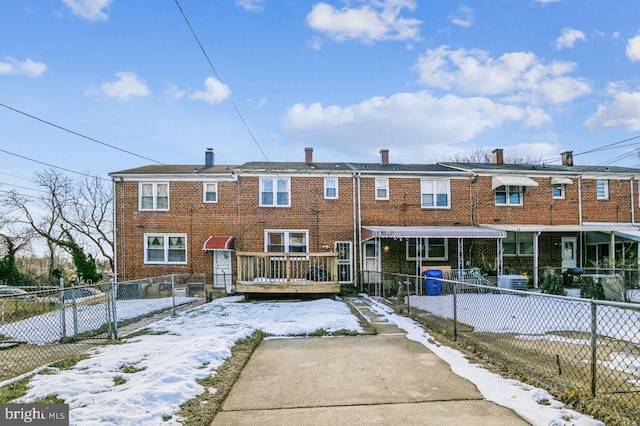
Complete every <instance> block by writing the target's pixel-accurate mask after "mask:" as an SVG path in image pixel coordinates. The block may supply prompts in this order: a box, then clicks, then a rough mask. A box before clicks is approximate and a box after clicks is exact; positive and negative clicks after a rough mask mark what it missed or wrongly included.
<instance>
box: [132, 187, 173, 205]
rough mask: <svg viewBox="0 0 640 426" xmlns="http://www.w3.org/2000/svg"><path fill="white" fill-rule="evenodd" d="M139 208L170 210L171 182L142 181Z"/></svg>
mask: <svg viewBox="0 0 640 426" xmlns="http://www.w3.org/2000/svg"><path fill="white" fill-rule="evenodd" d="M139 194H140V200H139V204H138V209H139V210H169V184H168V183H166V182H140V187H139Z"/></svg>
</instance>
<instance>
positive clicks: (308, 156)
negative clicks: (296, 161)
mask: <svg viewBox="0 0 640 426" xmlns="http://www.w3.org/2000/svg"><path fill="white" fill-rule="evenodd" d="M304 163H305V164H313V148H305V149H304Z"/></svg>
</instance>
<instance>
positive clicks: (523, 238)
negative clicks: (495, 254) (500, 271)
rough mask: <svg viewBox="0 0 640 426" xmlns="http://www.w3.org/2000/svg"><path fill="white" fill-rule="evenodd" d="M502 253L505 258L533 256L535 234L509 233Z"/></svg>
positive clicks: (503, 242) (503, 241)
mask: <svg viewBox="0 0 640 426" xmlns="http://www.w3.org/2000/svg"><path fill="white" fill-rule="evenodd" d="M502 251H503V254H504V255H505V256H533V232H507V237H506V238H505V239H503V240H502Z"/></svg>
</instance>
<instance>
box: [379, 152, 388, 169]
mask: <svg viewBox="0 0 640 426" xmlns="http://www.w3.org/2000/svg"><path fill="white" fill-rule="evenodd" d="M380 157H381V158H380V160H381V162H382V165H383V166H388V165H389V150H388V149H381V150H380Z"/></svg>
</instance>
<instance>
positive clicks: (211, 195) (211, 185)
mask: <svg viewBox="0 0 640 426" xmlns="http://www.w3.org/2000/svg"><path fill="white" fill-rule="evenodd" d="M202 190H203V192H204V196H203V200H202V201H203V202H205V203H217V202H218V182H204V183H203V184H202Z"/></svg>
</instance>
